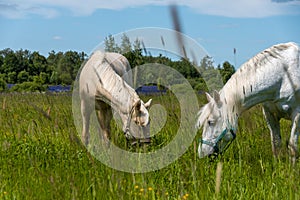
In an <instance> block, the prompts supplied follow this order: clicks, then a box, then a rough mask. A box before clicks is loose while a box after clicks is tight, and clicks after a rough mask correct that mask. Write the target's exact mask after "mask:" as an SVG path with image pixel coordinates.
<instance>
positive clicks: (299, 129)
mask: <svg viewBox="0 0 300 200" xmlns="http://www.w3.org/2000/svg"><path fill="white" fill-rule="evenodd" d="M292 123H293V124H292V130H291V136H290V140H289V143H288V149H289V153H290V158H291V161H292V163H293V164H295V163H296V159H297V157H298V156H299V152H298V139H299V133H300V113H297V114H296V115H295V117H294V118H293V121H292Z"/></svg>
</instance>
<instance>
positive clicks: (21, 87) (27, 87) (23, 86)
mask: <svg viewBox="0 0 300 200" xmlns="http://www.w3.org/2000/svg"><path fill="white" fill-rule="evenodd" d="M10 91H12V92H37V91H38V92H42V91H46V87H45V86H43V85H42V84H39V83H36V82H24V83H20V84H16V85H14V86H13V87H12V88H11V89H10Z"/></svg>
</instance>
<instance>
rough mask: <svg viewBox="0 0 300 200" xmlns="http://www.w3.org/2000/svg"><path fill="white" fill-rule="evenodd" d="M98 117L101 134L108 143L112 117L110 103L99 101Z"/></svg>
mask: <svg viewBox="0 0 300 200" xmlns="http://www.w3.org/2000/svg"><path fill="white" fill-rule="evenodd" d="M98 109H99V110H97V111H96V113H97V119H98V123H99V125H100V135H102V138H103V140H104V142H105V143H106V144H109V141H110V122H111V119H112V111H111V108H110V106H109V105H107V104H106V103H104V102H98Z"/></svg>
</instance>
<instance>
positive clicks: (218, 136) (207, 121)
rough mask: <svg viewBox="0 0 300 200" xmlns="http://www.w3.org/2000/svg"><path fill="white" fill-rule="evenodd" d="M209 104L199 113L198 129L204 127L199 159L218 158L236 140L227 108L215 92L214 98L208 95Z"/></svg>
mask: <svg viewBox="0 0 300 200" xmlns="http://www.w3.org/2000/svg"><path fill="white" fill-rule="evenodd" d="M206 97H207V100H208V103H207V104H206V105H204V106H203V107H202V108H201V109H200V111H199V113H198V122H197V126H198V128H200V127H203V132H202V139H201V140H200V144H199V147H198V153H199V157H200V158H203V157H205V156H216V155H218V154H221V153H222V152H224V151H225V150H226V149H227V148H228V146H229V145H230V143H231V142H232V141H233V139H234V138H235V131H234V130H233V129H232V128H231V126H229V123H228V118H227V114H226V108H225V106H226V105H224V103H223V102H222V100H221V98H220V94H219V93H218V92H217V91H215V92H214V93H213V97H212V96H210V95H209V94H208V93H206Z"/></svg>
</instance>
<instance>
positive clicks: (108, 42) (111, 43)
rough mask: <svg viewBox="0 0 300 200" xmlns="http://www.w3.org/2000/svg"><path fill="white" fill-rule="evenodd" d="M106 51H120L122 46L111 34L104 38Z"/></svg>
mask: <svg viewBox="0 0 300 200" xmlns="http://www.w3.org/2000/svg"><path fill="white" fill-rule="evenodd" d="M104 44H105V51H107V52H116V53H120V47H119V46H118V45H117V44H116V41H115V38H114V37H113V36H112V35H109V36H108V37H106V38H105V40H104Z"/></svg>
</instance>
